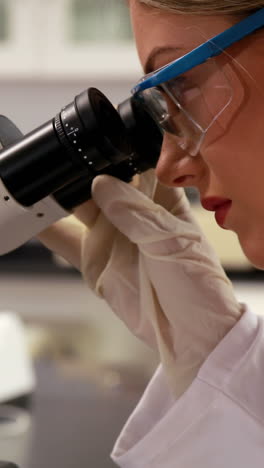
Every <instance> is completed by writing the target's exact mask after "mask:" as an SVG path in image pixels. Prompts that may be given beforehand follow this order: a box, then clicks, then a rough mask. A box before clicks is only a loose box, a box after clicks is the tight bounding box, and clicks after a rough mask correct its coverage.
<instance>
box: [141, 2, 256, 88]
mask: <svg viewBox="0 0 264 468" xmlns="http://www.w3.org/2000/svg"><path fill="white" fill-rule="evenodd" d="M262 26H264V8H261V9H260V10H258V11H256V12H255V13H253V14H252V15H250V16H248V17H247V18H245V19H243V20H242V21H240V22H239V23H237V24H235V25H234V26H231V27H230V28H228V29H226V30H225V31H223V32H222V33H220V34H218V35H217V36H215V37H213V38H212V39H209V40H208V41H206V42H204V43H203V44H202V45H200V46H199V47H196V48H195V49H194V50H192V51H191V52H189V53H188V54H185V55H183V56H182V57H180V58H178V59H176V60H175V61H174V62H172V63H170V64H169V65H166V66H165V67H162V68H161V69H159V70H157V71H156V72H154V73H153V74H151V76H147V77H146V78H145V79H144V78H143V80H142V81H141V82H139V83H138V84H137V85H136V86H135V87H134V88H133V89H132V94H136V93H138V92H140V91H144V90H145V89H149V88H153V87H154V86H159V85H160V84H162V83H165V82H166V81H169V80H171V79H172V78H175V77H176V76H178V75H181V74H182V73H185V72H187V71H189V70H191V69H192V68H194V67H196V66H197V65H201V64H202V63H204V62H206V60H208V59H209V58H212V57H215V56H217V55H220V54H221V53H222V50H224V49H226V48H227V47H229V46H231V45H232V44H234V43H235V42H238V41H240V40H241V39H243V38H244V37H246V36H248V35H249V34H251V33H253V32H255V31H256V30H257V29H260V28H261V27H262Z"/></svg>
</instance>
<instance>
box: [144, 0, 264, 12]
mask: <svg viewBox="0 0 264 468" xmlns="http://www.w3.org/2000/svg"><path fill="white" fill-rule="evenodd" d="M140 2H141V3H145V4H146V5H150V6H153V7H156V8H160V9H163V10H168V11H171V12H174V13H184V14H187V13H189V14H192V15H194V14H200V15H201V14H208V15H217V14H219V15H221V14H222V15H224V14H234V15H240V14H241V15H243V14H246V13H250V12H251V11H252V12H253V11H255V10H257V9H259V8H262V7H264V1H263V0H140Z"/></svg>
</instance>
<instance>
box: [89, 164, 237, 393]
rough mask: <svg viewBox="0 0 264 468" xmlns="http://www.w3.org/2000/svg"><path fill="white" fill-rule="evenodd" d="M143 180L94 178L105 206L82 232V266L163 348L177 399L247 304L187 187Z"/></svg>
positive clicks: (136, 328) (138, 331) (129, 320)
mask: <svg viewBox="0 0 264 468" xmlns="http://www.w3.org/2000/svg"><path fill="white" fill-rule="evenodd" d="M140 180H141V182H140V186H139V187H138V189H137V188H134V187H132V186H131V185H128V184H126V183H123V182H121V181H120V180H117V179H115V178H113V177H110V176H106V175H103V176H99V177H97V178H96V179H95V180H94V183H93V199H94V201H95V202H96V204H97V205H98V207H99V208H100V209H101V212H98V213H97V215H95V216H94V217H93V218H91V219H92V223H90V227H91V225H92V227H91V230H90V231H89V232H88V231H86V234H85V235H84V238H83V246H82V267H81V268H82V272H83V275H84V277H85V279H86V281H87V282H88V283H89V285H90V286H91V287H92V289H93V290H94V291H95V292H96V293H97V294H98V295H100V296H102V297H103V298H105V300H106V301H107V302H108V304H109V305H110V306H111V308H112V309H113V310H114V311H115V313H116V314H117V315H118V316H119V317H120V318H121V319H122V320H123V321H124V322H125V323H126V324H127V326H128V328H130V330H131V331H132V332H133V333H134V334H135V335H137V336H138V337H140V338H141V339H143V340H144V341H146V342H147V343H148V344H149V345H151V346H152V347H153V348H155V349H157V350H158V351H159V354H160V359H161V362H162V364H163V366H164V369H165V371H166V373H167V375H168V379H169V384H170V386H171V388H172V391H173V392H174V395H175V396H176V397H179V396H180V395H181V394H182V393H183V392H184V391H185V390H186V388H187V387H188V386H189V385H190V383H191V382H192V380H193V379H194V377H195V376H196V375H197V372H198V370H199V368H200V366H201V365H202V363H203V362H204V360H205V359H206V358H207V356H208V355H209V354H210V352H211V351H212V350H213V348H214V347H215V346H216V345H217V344H218V342H219V341H220V340H221V339H222V338H223V337H224V335H225V334H226V333H227V332H228V331H229V330H230V329H231V328H232V327H233V325H234V324H235V323H236V321H237V320H238V319H239V317H240V316H241V313H242V307H241V306H240V304H239V303H238V302H237V301H236V299H235V297H234V293H233V289H232V286H231V283H230V281H229V280H228V279H227V277H226V275H225V273H224V271H223V269H222V267H221V265H220V263H219V260H218V258H217V257H216V255H215V253H214V251H213V249H212V248H211V247H210V245H209V244H208V242H207V240H206V238H205V237H204V235H203V233H202V232H201V230H200V228H199V226H198V225H197V223H196V221H195V220H194V218H193V216H192V214H191V212H190V207H189V202H188V200H187V199H186V197H185V194H184V191H183V190H182V189H169V188H166V187H163V186H161V185H160V184H157V183H156V179H155V177H154V175H153V172H152V171H149V172H148V173H146V174H144V175H142V176H141V179H140ZM142 191H143V192H144V193H145V194H143V193H142ZM152 199H153V200H154V202H153V201H152ZM86 224H89V221H88V222H87V223H86Z"/></svg>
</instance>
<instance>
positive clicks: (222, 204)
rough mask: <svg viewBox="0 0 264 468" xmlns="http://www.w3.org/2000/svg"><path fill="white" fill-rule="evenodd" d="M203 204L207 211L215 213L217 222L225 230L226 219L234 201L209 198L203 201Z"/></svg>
mask: <svg viewBox="0 0 264 468" xmlns="http://www.w3.org/2000/svg"><path fill="white" fill-rule="evenodd" d="M201 204H202V206H203V208H204V209H205V210H208V211H215V220H216V222H217V224H218V225H219V226H220V227H221V228H224V229H225V227H224V223H225V219H226V216H227V213H228V211H229V209H230V208H231V205H232V201H231V200H229V199H228V198H220V197H208V198H204V199H202V200H201Z"/></svg>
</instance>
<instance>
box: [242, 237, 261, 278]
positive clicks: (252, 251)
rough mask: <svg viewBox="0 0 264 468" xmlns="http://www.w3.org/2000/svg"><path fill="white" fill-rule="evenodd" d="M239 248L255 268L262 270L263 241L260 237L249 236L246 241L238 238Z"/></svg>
mask: <svg viewBox="0 0 264 468" xmlns="http://www.w3.org/2000/svg"><path fill="white" fill-rule="evenodd" d="M239 242H240V245H241V248H242V250H243V252H244V254H245V256H246V257H247V259H248V260H249V261H250V263H252V265H253V266H254V267H255V268H258V269H259V270H264V242H263V241H260V239H253V238H250V239H248V240H247V241H245V240H242V239H240V238H239Z"/></svg>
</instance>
